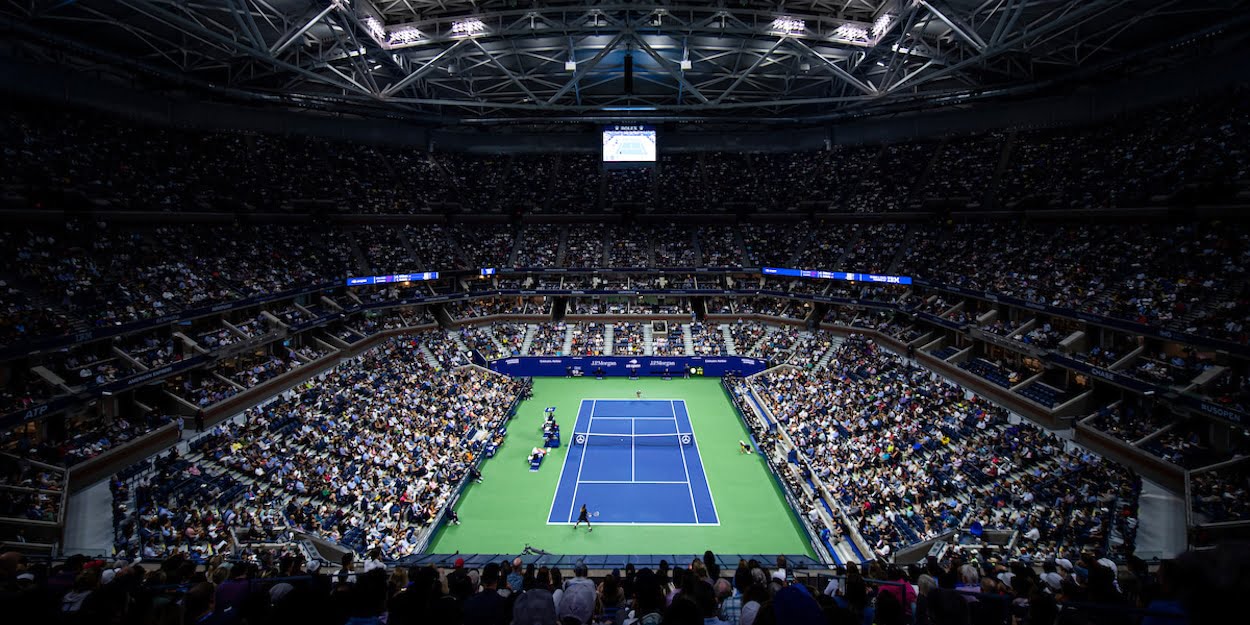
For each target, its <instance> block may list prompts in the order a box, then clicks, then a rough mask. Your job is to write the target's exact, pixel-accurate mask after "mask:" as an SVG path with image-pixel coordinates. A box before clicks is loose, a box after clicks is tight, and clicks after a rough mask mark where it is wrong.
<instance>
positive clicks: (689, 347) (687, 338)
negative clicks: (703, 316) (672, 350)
mask: <svg viewBox="0 0 1250 625" xmlns="http://www.w3.org/2000/svg"><path fill="white" fill-rule="evenodd" d="M681 341H682V344H683V345H685V348H686V352H685V353H686V355H687V356H693V355H694V337H693V336H691V335H690V324H688V323H683V324H681Z"/></svg>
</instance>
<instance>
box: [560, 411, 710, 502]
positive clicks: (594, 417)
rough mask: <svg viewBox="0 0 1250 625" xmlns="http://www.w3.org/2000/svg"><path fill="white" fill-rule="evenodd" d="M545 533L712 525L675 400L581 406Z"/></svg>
mask: <svg viewBox="0 0 1250 625" xmlns="http://www.w3.org/2000/svg"><path fill="white" fill-rule="evenodd" d="M567 440H568V442H569V445H568V454H567V455H566V456H565V457H564V466H563V467H562V468H561V469H560V482H559V484H558V485H557V486H556V493H555V497H554V498H553V499H552V502H551V514H550V515H548V517H547V523H548V524H549V525H561V524H566V523H575V522H577V513H578V511H579V510H580V509H581V506H582V504H585V505H586V508H587V509H588V510H590V511H591V513H592V514H593V513H596V512H597V513H598V516H594V517H592V519H591V521H592V523H594V524H603V525H719V524H720V522H719V521H718V519H717V516H716V505H715V503H713V501H712V492H711V491H710V490H709V489H708V485H707V475H705V474H704V473H703V462H702V460H701V459H700V458H699V443H698V441H696V440H695V438H694V430H693V429H692V428H691V426H690V415H689V413H687V412H686V402H684V401H682V400H680V399H637V400H635V399H583V400H582V404H581V407H580V408H579V409H578V411H577V422H576V423H575V424H574V425H573V432H572V434H571V435H570V436H569V438H568V439H567Z"/></svg>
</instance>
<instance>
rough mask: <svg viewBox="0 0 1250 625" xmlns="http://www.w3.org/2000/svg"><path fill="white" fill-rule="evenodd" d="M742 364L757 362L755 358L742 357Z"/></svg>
mask: <svg viewBox="0 0 1250 625" xmlns="http://www.w3.org/2000/svg"><path fill="white" fill-rule="evenodd" d="M742 364H744V365H753V364H755V360H753V359H751V358H743V359H742Z"/></svg>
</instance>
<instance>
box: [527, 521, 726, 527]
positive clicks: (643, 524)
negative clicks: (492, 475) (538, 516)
mask: <svg viewBox="0 0 1250 625" xmlns="http://www.w3.org/2000/svg"><path fill="white" fill-rule="evenodd" d="M547 525H565V526H568V525H572V523H552V522H551V521H547ZM600 525H615V526H626V527H629V526H633V527H720V521H717V522H715V523H698V522H696V523H647V522H645V521H644V522H639V523H603V522H597V523H595V527H599V526H600Z"/></svg>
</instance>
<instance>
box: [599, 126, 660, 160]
mask: <svg viewBox="0 0 1250 625" xmlns="http://www.w3.org/2000/svg"><path fill="white" fill-rule="evenodd" d="M603 162H605V163H654V162H655V127H654V126H636V125H635V126H608V127H606V128H604V129H603Z"/></svg>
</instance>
